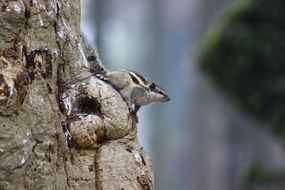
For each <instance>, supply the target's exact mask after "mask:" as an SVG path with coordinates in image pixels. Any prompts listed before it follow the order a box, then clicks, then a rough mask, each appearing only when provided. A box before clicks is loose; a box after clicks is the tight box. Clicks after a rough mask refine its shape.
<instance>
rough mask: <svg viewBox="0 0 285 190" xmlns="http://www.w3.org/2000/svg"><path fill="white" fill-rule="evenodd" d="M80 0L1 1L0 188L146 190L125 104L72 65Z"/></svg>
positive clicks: (78, 61) (148, 169) (147, 166)
mask: <svg viewBox="0 0 285 190" xmlns="http://www.w3.org/2000/svg"><path fill="white" fill-rule="evenodd" d="M79 21H80V1H79V0H75V1H68V0H37V1H34V0H16V1H10V0H2V1H1V2H0V121H1V122H0V189H37V190H38V189H98V190H112V189H119V190H123V189H124V190H127V189H153V188H154V187H153V172H152V165H151V161H150V159H149V158H148V156H147V155H146V154H145V152H144V151H143V149H142V148H141V147H140V146H139V145H138V143H137V140H136V127H137V126H136V124H135V121H134V118H133V117H129V114H128V108H127V105H126V103H125V102H124V101H123V100H122V98H121V97H120V95H119V94H118V93H117V92H116V91H115V90H114V89H113V88H112V87H111V86H109V85H108V84H106V83H104V82H102V81H100V80H98V79H96V78H95V77H89V78H88V77H86V76H90V73H88V71H84V70H83V71H82V72H79V71H80V70H82V69H80V68H81V67H83V66H86V65H87V61H86V57H85V55H84V53H83V48H82V46H81V44H80V31H79Z"/></svg>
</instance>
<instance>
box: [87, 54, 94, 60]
mask: <svg viewBox="0 0 285 190" xmlns="http://www.w3.org/2000/svg"><path fill="white" fill-rule="evenodd" d="M87 60H88V61H95V60H96V57H95V56H93V55H91V56H89V57H87Z"/></svg>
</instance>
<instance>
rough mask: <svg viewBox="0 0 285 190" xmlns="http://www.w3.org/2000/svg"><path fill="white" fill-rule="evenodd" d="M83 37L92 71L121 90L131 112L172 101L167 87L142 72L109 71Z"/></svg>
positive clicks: (84, 49) (83, 45)
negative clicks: (156, 103)
mask: <svg viewBox="0 0 285 190" xmlns="http://www.w3.org/2000/svg"><path fill="white" fill-rule="evenodd" d="M81 39H82V40H81V46H82V47H83V51H84V52H85V56H86V59H87V61H88V62H89V69H90V72H91V73H92V74H94V75H95V76H96V77H97V78H98V79H100V80H103V81H105V82H106V83H108V84H110V85H111V86H112V87H113V88H114V89H116V90H117V91H118V92H119V94H120V95H121V96H122V98H123V99H124V101H125V102H127V105H128V108H129V111H130V113H133V114H136V113H137V111H138V110H139V109H140V107H141V106H143V105H147V104H151V103H154V102H167V101H170V97H169V95H168V93H167V91H166V90H165V89H163V88H162V87H160V86H159V85H158V84H157V83H154V82H149V81H148V80H147V79H146V78H145V77H144V76H143V75H142V74H139V73H137V72H134V71H129V70H118V71H108V70H107V69H106V68H105V67H104V66H103V64H102V63H101V60H100V59H99V57H98V54H97V52H96V50H95V49H94V48H92V47H91V46H90V45H89V43H88V42H87V40H86V38H85V37H84V36H83V35H81Z"/></svg>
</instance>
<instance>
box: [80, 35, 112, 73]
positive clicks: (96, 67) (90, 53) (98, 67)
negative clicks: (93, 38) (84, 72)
mask: <svg viewBox="0 0 285 190" xmlns="http://www.w3.org/2000/svg"><path fill="white" fill-rule="evenodd" d="M80 37H81V46H82V48H83V51H84V54H85V56H86V59H87V61H88V63H89V69H90V71H91V72H92V73H93V74H94V75H96V74H100V75H102V76H105V75H107V73H108V71H107V69H106V68H105V67H104V66H103V64H102V62H101V60H100V59H99V56H98V53H97V51H96V49H95V48H93V47H92V46H91V45H90V43H88V41H87V39H86V37H85V35H84V34H82V33H81V35H80Z"/></svg>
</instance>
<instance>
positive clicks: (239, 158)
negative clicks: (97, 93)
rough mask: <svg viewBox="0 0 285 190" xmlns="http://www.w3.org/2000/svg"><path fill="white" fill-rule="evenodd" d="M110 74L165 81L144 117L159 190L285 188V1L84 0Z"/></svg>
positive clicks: (87, 22) (143, 132)
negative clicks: (164, 99) (162, 98)
mask: <svg viewBox="0 0 285 190" xmlns="http://www.w3.org/2000/svg"><path fill="white" fill-rule="evenodd" d="M81 4H82V10H81V12H82V17H81V30H82V32H83V33H84V34H85V35H86V36H87V38H88V39H89V41H90V42H91V43H92V44H94V47H97V49H98V52H99V55H100V58H101V60H102V62H103V64H104V65H105V66H106V67H107V68H108V69H109V70H116V69H121V68H125V69H130V70H135V71H137V72H140V73H143V74H144V75H145V76H146V77H147V78H148V79H150V80H152V81H157V82H159V83H160V85H161V86H163V87H164V88H166V89H167V90H168V91H169V94H170V95H171V98H172V100H171V102H169V103H160V104H153V105H150V106H145V107H143V108H142V109H141V110H140V111H139V124H138V125H139V131H138V135H139V142H140V144H141V145H142V146H143V147H144V149H145V150H146V151H147V153H148V154H149V155H150V156H151V159H152V160H153V165H154V170H155V186H156V189H157V190H229V189H230V190H235V189H238V190H239V189H254V190H281V189H285V151H284V140H285V130H284V129H285V126H284V125H285V110H284V108H285V2H284V0H271V1H269V0H211V1H209V0H179V1H178V0H82V1H81Z"/></svg>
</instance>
